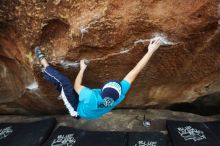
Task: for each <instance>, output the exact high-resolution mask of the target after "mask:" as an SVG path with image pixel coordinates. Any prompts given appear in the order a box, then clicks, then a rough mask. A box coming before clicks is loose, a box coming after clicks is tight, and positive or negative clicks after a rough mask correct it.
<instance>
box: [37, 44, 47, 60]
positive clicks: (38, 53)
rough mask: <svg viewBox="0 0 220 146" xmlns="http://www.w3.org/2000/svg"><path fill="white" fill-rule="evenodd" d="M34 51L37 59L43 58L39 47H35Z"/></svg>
mask: <svg viewBox="0 0 220 146" xmlns="http://www.w3.org/2000/svg"><path fill="white" fill-rule="evenodd" d="M34 52H35V56H36V57H37V59H39V60H41V59H43V58H45V55H44V54H43V53H42V51H41V48H40V47H35V49H34Z"/></svg>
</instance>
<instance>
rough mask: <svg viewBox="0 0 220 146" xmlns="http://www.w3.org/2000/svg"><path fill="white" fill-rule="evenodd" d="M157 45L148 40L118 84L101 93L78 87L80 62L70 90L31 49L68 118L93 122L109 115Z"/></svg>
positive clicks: (83, 66)
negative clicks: (147, 43)
mask: <svg viewBox="0 0 220 146" xmlns="http://www.w3.org/2000/svg"><path fill="white" fill-rule="evenodd" d="M160 43H161V41H160V39H156V40H151V41H150V44H149V46H148V52H147V53H146V54H145V55H144V57H143V58H142V59H141V60H140V61H139V62H138V63H137V65H136V66H135V67H134V68H133V69H132V70H131V71H130V72H129V73H128V74H127V75H126V76H125V77H124V79H123V80H122V81H121V82H119V81H115V80H112V81H108V82H107V83H105V84H104V86H103V87H102V88H101V89H89V88H88V87H85V86H83V85H82V79H83V74H84V71H85V70H86V67H87V65H86V64H85V61H84V60H81V61H80V71H79V73H78V75H77V77H76V79H75V83H74V88H73V86H72V84H71V81H70V80H69V79H68V78H67V77H66V76H64V75H63V74H62V73H60V72H59V71H57V70H56V69H54V68H53V67H52V66H50V65H49V64H48V62H47V60H46V59H45V55H44V54H43V53H42V51H41V49H40V48H39V47H36V48H35V55H36V57H37V58H38V59H39V60H40V63H41V64H42V65H43V67H44V69H43V75H44V78H45V79H46V80H48V81H49V82H51V83H53V84H54V85H55V86H56V88H57V90H58V91H59V92H60V93H61V97H62V100H63V102H64V104H65V106H66V108H67V109H68V111H69V113H70V115H71V116H73V117H80V118H83V119H96V118H99V117H101V116H102V115H104V114H105V113H107V112H109V111H111V110H112V109H113V108H114V107H115V106H117V105H118V104H119V103H120V102H121V101H122V100H123V99H124V98H125V95H126V93H127V92H128V90H129V89H130V86H131V84H132V83H133V81H134V80H135V78H136V77H137V75H138V74H139V72H140V71H141V70H142V69H143V68H144V66H145V65H146V64H147V62H148V61H149V59H150V58H151V56H152V55H153V53H154V52H155V51H156V50H157V49H158V48H159V46H160ZM74 89H75V90H74ZM75 91H76V92H75Z"/></svg>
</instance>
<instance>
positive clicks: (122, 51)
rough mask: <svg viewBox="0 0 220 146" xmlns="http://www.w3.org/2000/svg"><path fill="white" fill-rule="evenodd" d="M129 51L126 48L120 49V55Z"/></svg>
mask: <svg viewBox="0 0 220 146" xmlns="http://www.w3.org/2000/svg"><path fill="white" fill-rule="evenodd" d="M129 51H130V49H128V48H121V50H120V54H124V53H128V52H129Z"/></svg>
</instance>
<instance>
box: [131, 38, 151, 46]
mask: <svg viewBox="0 0 220 146" xmlns="http://www.w3.org/2000/svg"><path fill="white" fill-rule="evenodd" d="M149 41H150V39H145V40H143V39H139V40H137V41H135V42H134V44H135V45H137V44H139V43H141V44H144V43H145V42H149Z"/></svg>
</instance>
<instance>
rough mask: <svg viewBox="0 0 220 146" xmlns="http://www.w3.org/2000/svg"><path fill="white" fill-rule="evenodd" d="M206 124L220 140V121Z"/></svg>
mask: <svg viewBox="0 0 220 146" xmlns="http://www.w3.org/2000/svg"><path fill="white" fill-rule="evenodd" d="M205 124H206V125H207V126H208V127H209V129H210V130H212V132H213V133H215V134H216V136H217V137H218V139H220V121H214V122H206V123H205Z"/></svg>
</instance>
